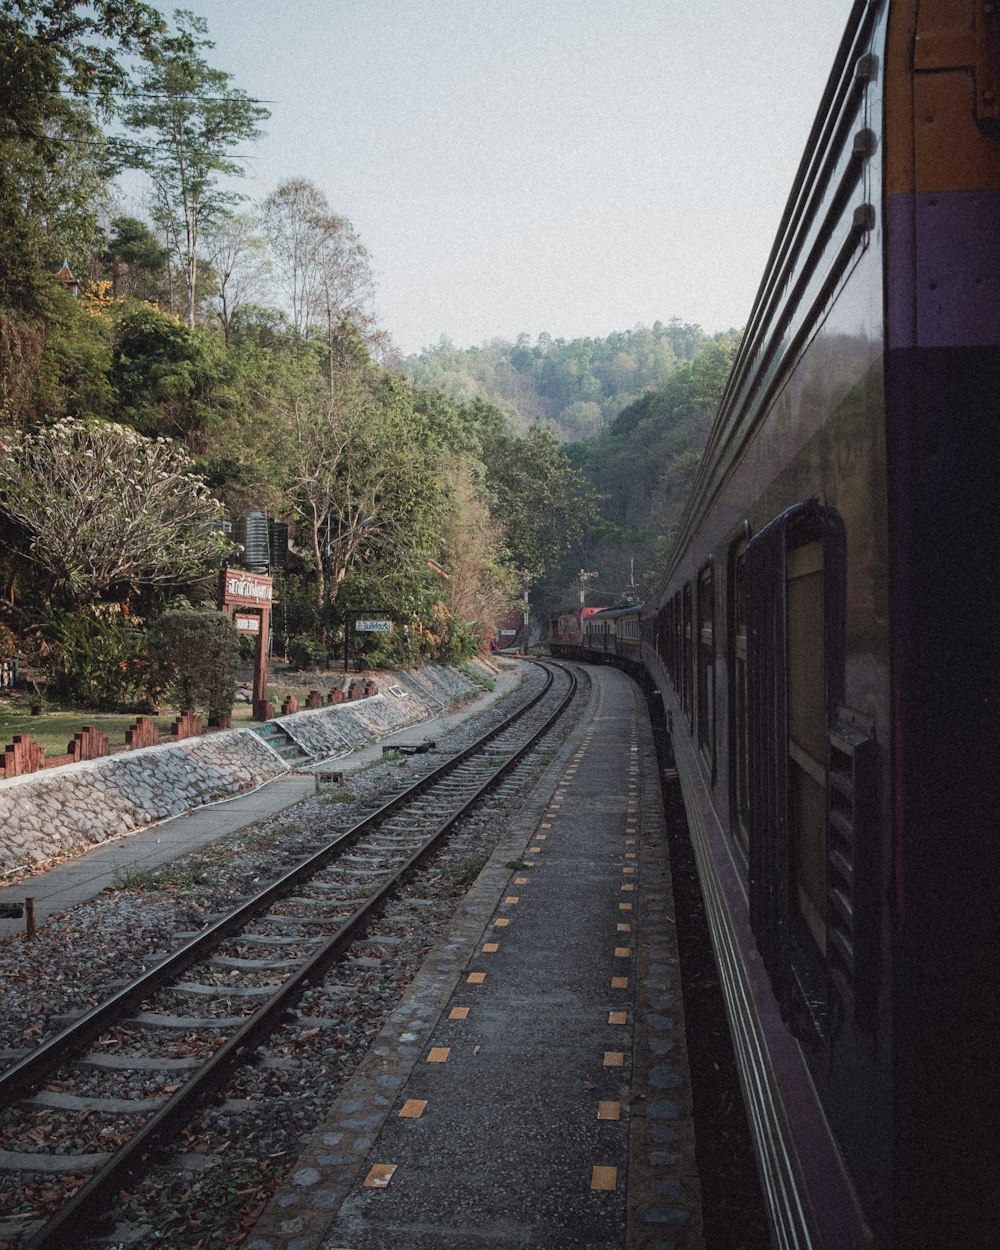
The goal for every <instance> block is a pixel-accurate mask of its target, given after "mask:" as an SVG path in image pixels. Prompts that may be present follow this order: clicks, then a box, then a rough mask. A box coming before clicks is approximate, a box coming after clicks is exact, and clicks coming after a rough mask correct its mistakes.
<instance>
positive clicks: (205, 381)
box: [110, 302, 226, 439]
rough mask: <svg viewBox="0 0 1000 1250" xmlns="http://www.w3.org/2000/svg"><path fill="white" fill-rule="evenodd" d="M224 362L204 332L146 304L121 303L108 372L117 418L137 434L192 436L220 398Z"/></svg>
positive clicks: (187, 437)
mask: <svg viewBox="0 0 1000 1250" xmlns="http://www.w3.org/2000/svg"><path fill="white" fill-rule="evenodd" d="M225 363H226V362H225V360H224V358H222V357H221V354H220V352H219V351H218V347H217V344H216V341H215V340H213V339H212V337H211V336H210V335H208V334H206V333H205V332H204V331H201V330H192V329H190V328H189V327H188V326H186V325H182V324H181V323H180V322H179V321H178V320H177V318H176V317H173V316H171V315H170V314H169V313H164V312H161V311H160V310H159V309H157V308H153V307H151V306H150V305H148V304H142V303H138V302H128V303H125V304H123V305H122V306H121V307H120V309H119V310H118V312H117V316H116V318H115V332H114V347H113V362H112V365H111V370H110V382H111V384H112V386H114V388H115V391H116V393H117V396H118V419H119V420H120V421H122V422H123V423H124V424H126V425H130V426H132V428H133V429H135V430H138V431H139V433H140V434H146V435H153V436H156V435H163V436H167V437H172V438H177V437H180V438H186V439H190V438H192V437H193V436H196V435H197V434H198V432H199V431H200V430H201V429H202V428H203V427H204V425H205V424H206V422H208V421H209V420H211V418H212V415H214V413H215V412H216V411H217V408H218V405H219V400H220V399H222V400H224V398H225V397H224V395H222V394H220V392H221V391H222V389H223V385H224V378H223V372H224V369H225Z"/></svg>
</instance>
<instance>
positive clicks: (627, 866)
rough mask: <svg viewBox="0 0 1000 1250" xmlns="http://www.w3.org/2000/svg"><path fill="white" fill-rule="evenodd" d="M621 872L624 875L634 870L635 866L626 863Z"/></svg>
mask: <svg viewBox="0 0 1000 1250" xmlns="http://www.w3.org/2000/svg"><path fill="white" fill-rule="evenodd" d="M622 872H623V873H624V874H625V876H628V875H629V874H630V873H633V872H635V866H634V865H633V864H626V866H625V867H624V868H623V869H622Z"/></svg>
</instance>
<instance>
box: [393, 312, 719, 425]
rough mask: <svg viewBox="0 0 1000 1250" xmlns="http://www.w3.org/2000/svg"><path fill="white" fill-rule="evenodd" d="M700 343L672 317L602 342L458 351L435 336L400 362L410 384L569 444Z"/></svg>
mask: <svg viewBox="0 0 1000 1250" xmlns="http://www.w3.org/2000/svg"><path fill="white" fill-rule="evenodd" d="M705 342H706V338H705V335H704V334H703V333H702V331H701V329H700V328H699V327H698V326H692V325H682V324H681V323H680V322H679V321H678V320H677V319H676V318H675V319H673V320H671V321H670V322H669V323H668V324H667V325H664V324H663V323H662V322H659V321H657V322H656V323H655V325H654V326H653V327H652V329H649V328H647V327H645V326H638V327H637V328H636V329H634V330H626V331H623V332H621V333H615V334H610V335H608V337H607V338H605V339H589V338H580V339H571V340H569V341H568V342H567V341H566V340H565V339H553V338H551V336H550V335H548V334H541V335H539V337H538V339H537V340H536V342H535V343H531V342H530V340H529V338H528V336H527V335H523V334H522V335H521V336H520V337H519V338H518V339H517V341H516V342H514V343H510V342H507V341H505V340H503V339H494V340H492V341H491V342H489V343H486V344H484V345H483V346H482V347H471V348H468V349H466V350H461V349H458V348H455V347H454V346H453V345H452V344H451V343H450V342H449V341H448V340H447V339H442V340H441V342H440V343H439V344H438V345H437V346H436V347H434V348H430V349H428V350H426V351H424V352H422V353H420V355H419V356H410V357H408V358H407V359H406V360H405V361H404V362H403V365H404V368H405V369H406V372H407V373H408V374H409V376H410V377H412V378H413V379H414V381H415V382H417V383H418V384H420V385H421V386H427V387H432V388H434V389H436V390H439V391H441V392H443V393H444V394H446V395H448V396H449V397H450V398H452V399H454V400H456V401H457V402H459V403H461V404H470V403H472V402H474V401H475V400H477V399H481V400H486V401H487V402H488V403H490V404H492V405H495V406H496V407H497V408H499V409H500V410H501V411H502V412H503V413H504V414H505V415H506V416H507V417H509V418H510V419H511V421H512V422H513V424H514V427H515V428H516V429H518V430H520V431H521V432H525V431H526V430H527V429H528V428H529V426H530V425H531V424H532V423H543V424H548V425H550V426H551V427H552V428H554V429H555V430H556V432H557V433H558V434H559V435H560V436H561V437H562V438H565V439H569V440H571V441H572V440H579V439H584V438H590V437H593V436H594V435H595V434H597V433H599V431H600V430H601V429H602V428H603V427H604V426H606V425H607V424H608V423H609V422H611V421H612V420H613V419H614V417H615V416H616V415H617V414H618V413H619V412H620V411H621V410H622V409H623V408H625V407H627V406H628V405H629V404H630V403H632V402H633V401H634V400H635V399H637V398H638V397H639V396H641V395H642V394H643V393H644V392H645V391H648V390H650V389H651V388H655V387H658V386H662V385H663V383H664V382H665V381H666V379H667V378H668V377H669V376H670V374H671V372H672V371H673V370H674V369H675V368H677V366H678V365H679V364H683V363H684V362H687V361H690V360H692V359H693V358H694V357H695V356H696V355H697V354H698V352H699V351H701V349H702V348H703V347H704V345H705Z"/></svg>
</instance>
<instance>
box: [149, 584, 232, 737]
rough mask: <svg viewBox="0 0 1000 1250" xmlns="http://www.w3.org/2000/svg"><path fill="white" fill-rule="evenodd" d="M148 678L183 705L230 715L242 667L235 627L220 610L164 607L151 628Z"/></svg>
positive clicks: (180, 706)
mask: <svg viewBox="0 0 1000 1250" xmlns="http://www.w3.org/2000/svg"><path fill="white" fill-rule="evenodd" d="M148 652H149V663H150V681H151V684H152V687H153V689H154V690H157V691H162V692H164V693H165V694H166V695H167V696H168V697H169V698H171V699H172V700H173V702H174V703H175V705H176V706H177V707H178V709H180V710H181V711H185V710H186V709H188V708H200V709H203V710H204V711H206V712H207V713H208V715H209V717H210V718H215V717H218V716H228V715H229V714H230V713H231V712H232V710H233V702H234V700H235V698H236V682H237V679H238V677H239V672H240V667H241V662H242V661H241V656H240V642H239V637H238V635H237V631H236V627H235V625H234V624H233V623H232V621H231V620H230V619H229V617H227V616H225V615H224V614H223V613H221V612H192V611H190V610H185V609H178V610H175V611H172V612H165V613H164V614H163V615H162V616H161V617H159V618H157V620H156V621H154V622H153V625H152V627H151V628H150V631H149V640H148Z"/></svg>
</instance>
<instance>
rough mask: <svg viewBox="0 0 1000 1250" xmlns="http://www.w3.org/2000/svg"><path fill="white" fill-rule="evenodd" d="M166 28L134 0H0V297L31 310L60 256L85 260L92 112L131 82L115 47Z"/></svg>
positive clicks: (121, 49) (93, 164) (95, 175)
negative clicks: (0, 257)
mask: <svg viewBox="0 0 1000 1250" xmlns="http://www.w3.org/2000/svg"><path fill="white" fill-rule="evenodd" d="M162 30H163V19H162V17H161V16H160V14H159V13H158V12H157V11H156V9H155V8H153V7H152V6H151V5H148V4H141V3H137V2H136V0H92V2H91V3H90V4H86V5H83V4H80V3H78V2H77V0H45V2H44V3H42V2H41V0H5V3H4V4H3V5H2V6H0V238H2V239H3V265H2V266H0V304H4V305H6V306H7V307H8V308H13V309H18V310H21V311H25V312H30V313H37V312H39V311H41V310H43V309H44V306H45V302H46V291H47V288H48V287H49V285H50V280H51V271H53V270H54V269H55V268H56V267H58V264H59V262H60V261H61V260H62V259H63V258H64V257H71V258H75V260H76V261H77V262H79V263H80V264H82V262H83V259H84V256H85V254H86V253H85V246H86V243H87V242H88V241H89V238H90V237H91V235H92V233H93V230H94V226H95V217H94V212H93V207H94V197H95V192H96V191H97V189H98V188H99V187H100V186H101V185H102V184H103V175H104V173H105V172H106V169H105V168H104V167H103V166H102V164H101V159H102V157H103V152H102V147H101V136H100V132H99V131H98V129H97V125H96V117H97V115H102V116H108V115H110V113H111V112H112V109H113V100H114V93H115V92H117V91H120V90H122V89H123V88H124V87H125V85H126V83H127V71H126V69H125V68H124V67H123V65H122V64H121V61H120V59H119V58H120V57H121V55H122V54H123V53H127V52H130V51H134V50H136V49H138V48H153V47H155V46H156V42H157V40H158V39H159V37H160V35H161V33H162ZM72 97H75V98H72Z"/></svg>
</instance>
